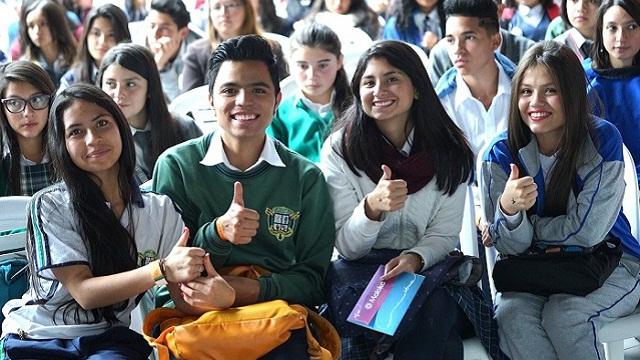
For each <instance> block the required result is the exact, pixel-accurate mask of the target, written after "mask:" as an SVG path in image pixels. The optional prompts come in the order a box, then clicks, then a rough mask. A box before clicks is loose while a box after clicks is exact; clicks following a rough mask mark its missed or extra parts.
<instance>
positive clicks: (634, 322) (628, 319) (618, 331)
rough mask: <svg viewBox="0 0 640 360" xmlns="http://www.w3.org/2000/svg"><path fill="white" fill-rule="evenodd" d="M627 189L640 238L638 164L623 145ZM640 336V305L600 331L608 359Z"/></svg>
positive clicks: (627, 206)
mask: <svg viewBox="0 0 640 360" xmlns="http://www.w3.org/2000/svg"><path fill="white" fill-rule="evenodd" d="M622 152H623V157H624V181H625V183H626V184H625V190H624V198H623V200H622V211H623V212H624V215H625V216H626V217H627V219H628V220H629V224H631V233H632V234H633V237H635V238H636V240H638V235H639V229H638V226H639V224H640V210H639V208H638V207H639V205H638V199H639V198H638V178H637V177H636V166H635V164H634V162H633V158H632V157H631V153H629V150H628V149H627V148H626V147H625V146H623V149H622ZM638 336H640V307H637V308H636V311H634V313H633V314H631V315H628V316H625V317H622V318H619V319H617V320H615V321H613V322H611V323H609V324H606V325H604V326H603V327H602V328H601V329H600V331H598V337H599V338H600V342H601V343H603V344H604V352H605V356H606V358H607V360H623V359H624V340H625V339H630V338H633V337H638Z"/></svg>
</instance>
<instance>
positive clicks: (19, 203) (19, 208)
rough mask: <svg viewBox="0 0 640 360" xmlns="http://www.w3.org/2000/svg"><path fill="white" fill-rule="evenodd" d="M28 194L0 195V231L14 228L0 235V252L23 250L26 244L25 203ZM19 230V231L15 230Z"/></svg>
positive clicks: (27, 199) (8, 252) (28, 197)
mask: <svg viewBox="0 0 640 360" xmlns="http://www.w3.org/2000/svg"><path fill="white" fill-rule="evenodd" d="M29 200H31V197H30V196H4V197H0V209H2V211H0V232H5V231H7V230H14V232H13V233H12V234H7V235H3V236H0V254H12V253H16V252H20V251H23V250H24V248H25V245H26V227H27V204H28V203H29ZM16 230H19V231H16Z"/></svg>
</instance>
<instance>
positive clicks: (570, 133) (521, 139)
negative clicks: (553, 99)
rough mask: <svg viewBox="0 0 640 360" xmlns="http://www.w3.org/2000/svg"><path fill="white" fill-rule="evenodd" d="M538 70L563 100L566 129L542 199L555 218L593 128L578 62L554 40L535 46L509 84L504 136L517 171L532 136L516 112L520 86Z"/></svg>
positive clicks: (562, 210)
mask: <svg viewBox="0 0 640 360" xmlns="http://www.w3.org/2000/svg"><path fill="white" fill-rule="evenodd" d="M537 66H541V67H543V68H545V69H546V70H547V71H548V72H549V75H550V76H551V78H553V79H554V82H555V84H556V86H557V87H558V92H559V93H560V96H561V99H562V109H563V112H564V117H565V126H564V130H563V133H562V138H561V140H560V144H559V145H558V152H557V154H558V158H557V160H556V163H555V165H554V167H553V170H552V171H551V174H550V178H549V179H550V180H549V183H548V186H547V187H546V189H545V192H546V193H547V194H552V195H551V196H546V197H545V199H546V200H545V215H547V216H558V215H563V214H566V211H567V210H566V208H567V200H568V199H569V195H570V193H571V190H572V189H573V186H574V181H575V178H576V171H577V170H576V169H577V167H578V161H579V159H580V152H581V151H582V144H583V143H584V141H585V139H586V138H587V137H588V136H589V134H590V132H591V128H592V121H591V116H590V115H589V110H588V101H587V79H586V75H585V74H584V70H583V69H582V65H581V64H580V60H578V57H577V56H576V55H575V54H574V53H573V51H572V50H571V49H569V48H568V47H567V46H565V45H561V44H560V43H558V42H556V41H553V40H547V41H543V42H540V43H537V44H536V45H534V46H533V47H531V48H529V50H527V52H526V53H525V54H524V56H523V57H522V58H521V59H520V63H519V64H518V67H517V69H516V72H515V74H514V75H513V80H512V82H511V102H510V108H509V120H508V132H507V134H508V135H507V143H508V146H509V151H510V152H511V155H512V157H513V159H515V160H514V161H515V162H516V164H517V165H518V167H519V168H520V169H522V168H523V167H522V164H520V162H519V160H518V156H517V154H518V151H519V150H520V149H521V148H523V147H525V146H527V144H529V142H530V141H531V137H532V136H534V135H533V134H532V132H531V130H530V129H529V127H528V126H527V125H526V124H525V123H524V121H523V119H522V115H521V114H520V109H519V108H518V100H519V99H520V86H521V85H522V79H523V78H524V75H525V72H526V71H527V70H529V69H531V68H534V67H537ZM529 175H532V174H529Z"/></svg>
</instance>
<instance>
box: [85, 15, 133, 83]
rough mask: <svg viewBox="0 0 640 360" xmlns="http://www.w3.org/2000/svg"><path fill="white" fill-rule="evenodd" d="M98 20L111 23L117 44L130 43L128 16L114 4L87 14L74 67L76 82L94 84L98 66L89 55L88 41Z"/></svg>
mask: <svg viewBox="0 0 640 360" xmlns="http://www.w3.org/2000/svg"><path fill="white" fill-rule="evenodd" d="M98 18H105V19H107V20H109V22H110V23H111V29H112V30H113V36H114V37H115V39H116V44H117V43H120V42H130V41H131V33H130V32H129V25H128V23H129V21H128V20H127V14H125V13H124V11H122V9H120V8H119V7H117V6H115V5H113V4H104V5H102V6H100V7H97V8H93V9H91V11H90V12H89V14H87V17H86V19H85V21H84V25H83V27H84V29H83V32H82V38H81V39H80V47H79V48H78V54H77V55H76V62H75V64H74V66H73V71H74V73H75V74H74V75H75V76H74V79H75V81H76V82H84V83H91V82H93V70H92V69H93V67H94V66H96V65H97V64H95V60H94V59H93V58H92V57H91V54H90V53H89V45H88V44H87V39H88V37H89V33H90V32H91V27H92V26H93V22H94V21H95V20H96V19H98Z"/></svg>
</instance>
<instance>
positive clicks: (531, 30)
mask: <svg viewBox="0 0 640 360" xmlns="http://www.w3.org/2000/svg"><path fill="white" fill-rule="evenodd" d="M549 23H551V18H550V17H549V15H548V14H546V13H545V14H544V16H543V17H542V20H541V21H540V23H539V24H538V26H536V27H533V26H531V25H529V24H527V23H526V22H525V21H524V19H523V18H522V15H520V14H519V13H518V12H517V11H516V13H515V15H513V18H512V19H511V22H510V23H509V30H512V29H514V28H519V29H520V30H522V36H524V37H526V38H529V39H531V40H533V41H542V40H544V36H545V34H546V33H547V28H548V27H549Z"/></svg>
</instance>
